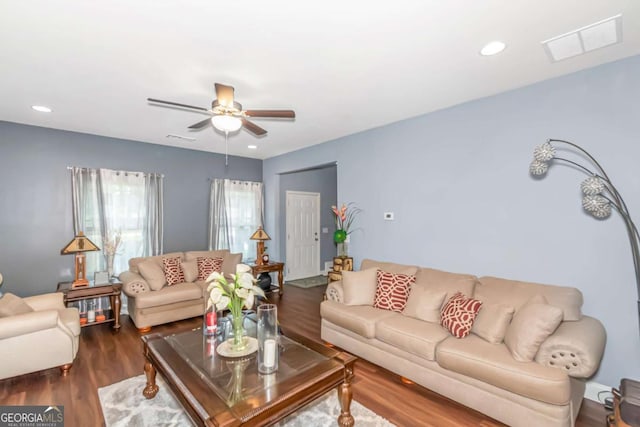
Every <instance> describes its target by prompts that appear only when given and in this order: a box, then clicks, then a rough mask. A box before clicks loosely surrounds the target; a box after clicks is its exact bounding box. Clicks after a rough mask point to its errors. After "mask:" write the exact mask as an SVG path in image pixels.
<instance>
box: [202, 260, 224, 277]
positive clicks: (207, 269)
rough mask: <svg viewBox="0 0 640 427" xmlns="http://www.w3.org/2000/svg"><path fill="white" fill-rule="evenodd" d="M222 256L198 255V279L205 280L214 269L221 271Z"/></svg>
mask: <svg viewBox="0 0 640 427" xmlns="http://www.w3.org/2000/svg"><path fill="white" fill-rule="evenodd" d="M223 260H224V259H223V258H206V257H198V280H207V278H208V277H209V275H210V274H211V273H213V272H214V271H216V272H218V273H220V272H221V271H222V262H223Z"/></svg>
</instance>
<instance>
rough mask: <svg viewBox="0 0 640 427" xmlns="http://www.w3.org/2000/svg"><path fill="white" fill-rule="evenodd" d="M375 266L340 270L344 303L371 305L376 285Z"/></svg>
mask: <svg viewBox="0 0 640 427" xmlns="http://www.w3.org/2000/svg"><path fill="white" fill-rule="evenodd" d="M377 271H378V270H377V269H375V268H369V269H367V270H360V271H343V272H342V289H343V292H344V301H343V302H344V303H345V304H346V305H373V301H374V299H375V296H376V288H377V286H378V279H377V274H376V272H377Z"/></svg>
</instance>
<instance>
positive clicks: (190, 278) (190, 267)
mask: <svg viewBox="0 0 640 427" xmlns="http://www.w3.org/2000/svg"><path fill="white" fill-rule="evenodd" d="M180 265H181V266H182V272H183V273H184V281H185V282H195V281H196V280H198V261H197V260H195V259H192V260H190V261H182V262H181V263H180Z"/></svg>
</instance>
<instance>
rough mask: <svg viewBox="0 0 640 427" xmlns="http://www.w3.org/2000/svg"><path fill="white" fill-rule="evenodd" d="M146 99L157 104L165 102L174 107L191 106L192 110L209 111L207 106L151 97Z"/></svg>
mask: <svg viewBox="0 0 640 427" xmlns="http://www.w3.org/2000/svg"><path fill="white" fill-rule="evenodd" d="M147 101H149V102H155V103H158V104H167V105H173V106H176V107H182V108H191V109H193V110H201V111H207V112H209V109H207V108H202V107H195V106H193V105H187V104H180V103H178V102H171V101H163V100H161V99H153V98H147Z"/></svg>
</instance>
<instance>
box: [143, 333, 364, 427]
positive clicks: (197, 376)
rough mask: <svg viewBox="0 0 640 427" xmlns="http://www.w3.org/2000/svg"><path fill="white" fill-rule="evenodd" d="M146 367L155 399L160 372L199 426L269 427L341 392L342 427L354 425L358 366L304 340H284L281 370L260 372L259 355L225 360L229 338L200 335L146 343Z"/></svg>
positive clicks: (158, 337)
mask: <svg viewBox="0 0 640 427" xmlns="http://www.w3.org/2000/svg"><path fill="white" fill-rule="evenodd" d="M141 339H142V342H143V347H144V355H145V357H146V363H145V365H144V371H145V373H146V376H147V385H146V387H145V389H144V391H143V394H144V396H145V397H146V398H147V399H152V398H153V397H155V395H156V393H157V392H158V386H157V385H156V381H155V378H156V371H157V372H160V373H161V374H162V376H163V377H164V378H165V380H166V382H167V384H168V385H169V387H170V388H171V390H172V391H173V393H174V394H175V396H176V397H177V398H178V400H179V401H180V403H181V404H182V406H183V407H184V409H185V410H186V412H187V413H188V414H189V416H190V417H191V419H192V420H193V422H194V423H195V424H196V425H199V426H245V425H246V426H267V425H271V424H273V423H275V422H277V421H279V420H281V419H283V418H285V417H286V416H287V415H289V414H291V413H293V412H295V411H296V410H298V409H300V408H302V407H303V406H305V405H307V404H309V403H311V402H312V401H313V400H315V399H316V398H318V397H320V396H322V395H324V394H325V393H327V392H328V391H330V390H332V389H334V388H337V389H338V399H339V401H340V405H341V413H340V416H339V417H338V425H340V426H342V427H351V426H353V423H354V420H353V416H352V415H351V413H350V405H351V397H352V394H351V393H352V392H351V381H352V379H353V368H354V363H355V361H356V360H357V358H356V357H355V356H352V355H350V354H348V353H345V352H340V351H337V350H334V349H331V348H327V347H325V346H323V345H321V344H318V343H315V342H312V341H310V340H307V339H306V338H303V337H301V336H298V335H294V334H291V333H286V332H285V335H283V336H281V337H280V360H279V365H278V371H277V372H276V373H275V374H271V375H262V374H259V373H258V368H257V362H256V355H257V354H256V353H254V354H252V355H250V356H246V357H244V358H233V359H232V358H224V357H222V356H220V355H218V354H217V353H216V350H215V349H216V346H217V345H218V344H219V343H221V342H222V338H217V339H216V338H212V339H208V337H203V335H202V331H201V330H200V329H195V330H189V331H185V332H181V333H177V334H168V335H163V334H159V333H156V334H150V335H145V336H142V337H141Z"/></svg>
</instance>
